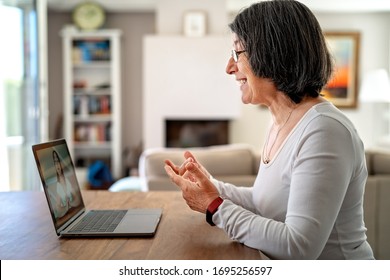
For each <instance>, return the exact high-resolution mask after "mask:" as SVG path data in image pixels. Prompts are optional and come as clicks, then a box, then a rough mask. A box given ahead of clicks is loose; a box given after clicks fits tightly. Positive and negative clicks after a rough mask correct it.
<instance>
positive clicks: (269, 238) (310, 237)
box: [213, 116, 361, 259]
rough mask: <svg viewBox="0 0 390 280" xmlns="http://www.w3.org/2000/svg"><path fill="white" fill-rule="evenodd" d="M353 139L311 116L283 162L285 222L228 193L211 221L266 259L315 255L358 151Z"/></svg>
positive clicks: (333, 218) (334, 124)
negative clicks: (286, 187) (248, 206)
mask: <svg viewBox="0 0 390 280" xmlns="http://www.w3.org/2000/svg"><path fill="white" fill-rule="evenodd" d="M355 141H356V139H353V136H352V135H351V132H350V130H349V129H348V128H346V127H345V126H344V125H343V124H341V123H340V122H339V121H337V120H335V119H333V118H329V117H326V116H320V117H317V118H314V119H313V120H312V121H311V122H310V123H309V124H308V125H307V127H306V129H305V131H304V132H303V133H302V135H301V136H300V139H298V143H297V145H298V146H297V148H296V152H295V155H294V157H293V159H292V160H291V162H286V164H289V165H290V166H291V179H290V182H289V183H290V186H289V190H286V191H289V198H288V205H287V210H286V219H285V221H276V220H273V219H268V218H265V217H263V216H261V215H259V214H254V213H252V212H250V211H248V210H246V209H244V208H243V207H242V206H241V205H238V204H237V203H236V202H235V199H233V198H232V196H229V197H230V198H232V199H231V200H226V201H224V202H223V203H222V204H221V206H220V207H219V210H218V211H217V212H216V214H215V215H214V216H213V221H214V223H215V224H216V225H217V226H218V227H220V228H223V229H224V230H225V231H226V233H227V234H228V235H229V237H230V238H232V239H235V240H238V241H239V242H241V243H244V244H246V245H247V246H249V247H253V248H256V249H259V250H261V251H263V252H264V253H266V254H267V255H269V256H270V257H271V258H276V259H316V258H318V257H319V255H320V254H321V252H322V250H323V249H324V246H325V244H326V242H327V240H328V239H329V236H330V234H331V231H332V229H333V227H334V225H335V221H336V218H337V216H338V214H339V211H340V208H341V205H342V203H343V200H344V197H345V194H346V192H347V188H348V185H349V184H350V181H351V178H352V176H353V170H354V169H353V166H354V162H355V153H359V152H361V151H360V150H359V151H357V150H356V149H357V148H356V145H355V144H354V143H356V142H355ZM359 148H360V147H359ZM278 160H285V159H280V158H278ZM231 195H235V194H234V193H233V192H232V193H231ZM275 203H276V204H277V203H278V202H277V201H275Z"/></svg>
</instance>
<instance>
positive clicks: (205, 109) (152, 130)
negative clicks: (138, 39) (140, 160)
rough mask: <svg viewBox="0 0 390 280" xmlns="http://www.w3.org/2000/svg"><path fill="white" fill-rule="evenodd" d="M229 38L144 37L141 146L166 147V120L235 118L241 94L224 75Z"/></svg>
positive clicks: (230, 78) (229, 48) (234, 84)
mask: <svg viewBox="0 0 390 280" xmlns="http://www.w3.org/2000/svg"><path fill="white" fill-rule="evenodd" d="M231 45H232V41H231V38H230V36H205V37H201V38H186V37H183V36H147V37H145V38H144V57H143V59H144V69H143V71H144V72H143V92H144V94H143V140H144V148H152V147H163V146H164V145H165V120H166V119H192V120H194V119H198V120H199V119H207V120H210V119H235V118H237V117H239V114H240V108H241V101H240V98H241V93H240V91H239V87H238V85H237V82H236V81H235V78H234V76H230V75H228V74H226V72H225V67H226V64H227V62H228V59H229V58H230V51H231Z"/></svg>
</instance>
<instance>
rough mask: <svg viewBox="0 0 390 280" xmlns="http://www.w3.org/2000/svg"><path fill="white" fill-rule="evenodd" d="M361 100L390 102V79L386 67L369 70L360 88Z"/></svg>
mask: <svg viewBox="0 0 390 280" xmlns="http://www.w3.org/2000/svg"><path fill="white" fill-rule="evenodd" d="M359 99H360V101H362V102H367V103H369V102H372V103H390V79H389V75H388V73H387V71H386V70H385V69H377V70H373V71H371V72H368V73H367V74H366V75H365V76H364V79H363V82H362V86H361V88H360V98H359Z"/></svg>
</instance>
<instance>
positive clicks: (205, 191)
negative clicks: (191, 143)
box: [165, 158, 219, 213]
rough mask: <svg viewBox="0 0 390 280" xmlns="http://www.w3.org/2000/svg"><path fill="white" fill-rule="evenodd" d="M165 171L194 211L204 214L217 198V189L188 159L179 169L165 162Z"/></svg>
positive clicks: (200, 169)
mask: <svg viewBox="0 0 390 280" xmlns="http://www.w3.org/2000/svg"><path fill="white" fill-rule="evenodd" d="M165 171H166V172H167V174H168V176H169V177H170V178H171V180H172V182H173V183H174V184H176V185H177V186H178V187H180V189H181V191H182V194H183V198H184V199H185V201H186V202H187V204H188V206H189V207H190V208H191V209H192V210H194V211H198V212H201V213H206V211H207V207H208V206H209V205H210V203H211V202H212V201H213V200H214V199H216V198H217V197H218V196H219V192H218V190H217V188H216V187H215V186H214V184H213V183H212V182H211V181H210V179H209V177H208V176H207V175H206V174H205V173H204V171H203V170H202V168H201V166H200V165H199V164H197V163H196V162H193V160H191V159H189V158H187V159H186V161H185V162H184V163H183V164H182V165H181V166H180V167H176V166H175V165H173V167H172V165H171V164H170V161H166V165H165ZM207 173H208V172H207Z"/></svg>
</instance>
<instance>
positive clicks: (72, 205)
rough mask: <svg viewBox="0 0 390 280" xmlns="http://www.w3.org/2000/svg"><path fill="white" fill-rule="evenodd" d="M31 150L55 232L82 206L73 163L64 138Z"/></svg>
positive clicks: (35, 146) (39, 145) (81, 208)
mask: <svg viewBox="0 0 390 280" xmlns="http://www.w3.org/2000/svg"><path fill="white" fill-rule="evenodd" d="M33 152H34V157H35V161H36V163H37V167H38V171H39V175H40V177H41V181H42V186H43V189H44V192H45V195H46V199H47V202H48V204H49V208H50V212H51V216H52V219H53V221H54V226H55V228H56V231H57V233H58V229H59V228H60V227H61V226H63V225H64V224H65V223H66V222H67V221H69V220H70V219H71V218H72V217H73V216H74V215H76V214H77V213H78V212H80V211H81V210H83V209H84V208H85V207H84V202H83V200H82V197H81V192H80V188H79V184H78V181H77V178H76V173H75V170H74V165H73V162H72V159H71V157H70V154H69V150H68V146H67V144H66V141H65V140H64V139H60V140H54V141H51V142H47V143H43V144H37V145H34V146H33Z"/></svg>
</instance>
